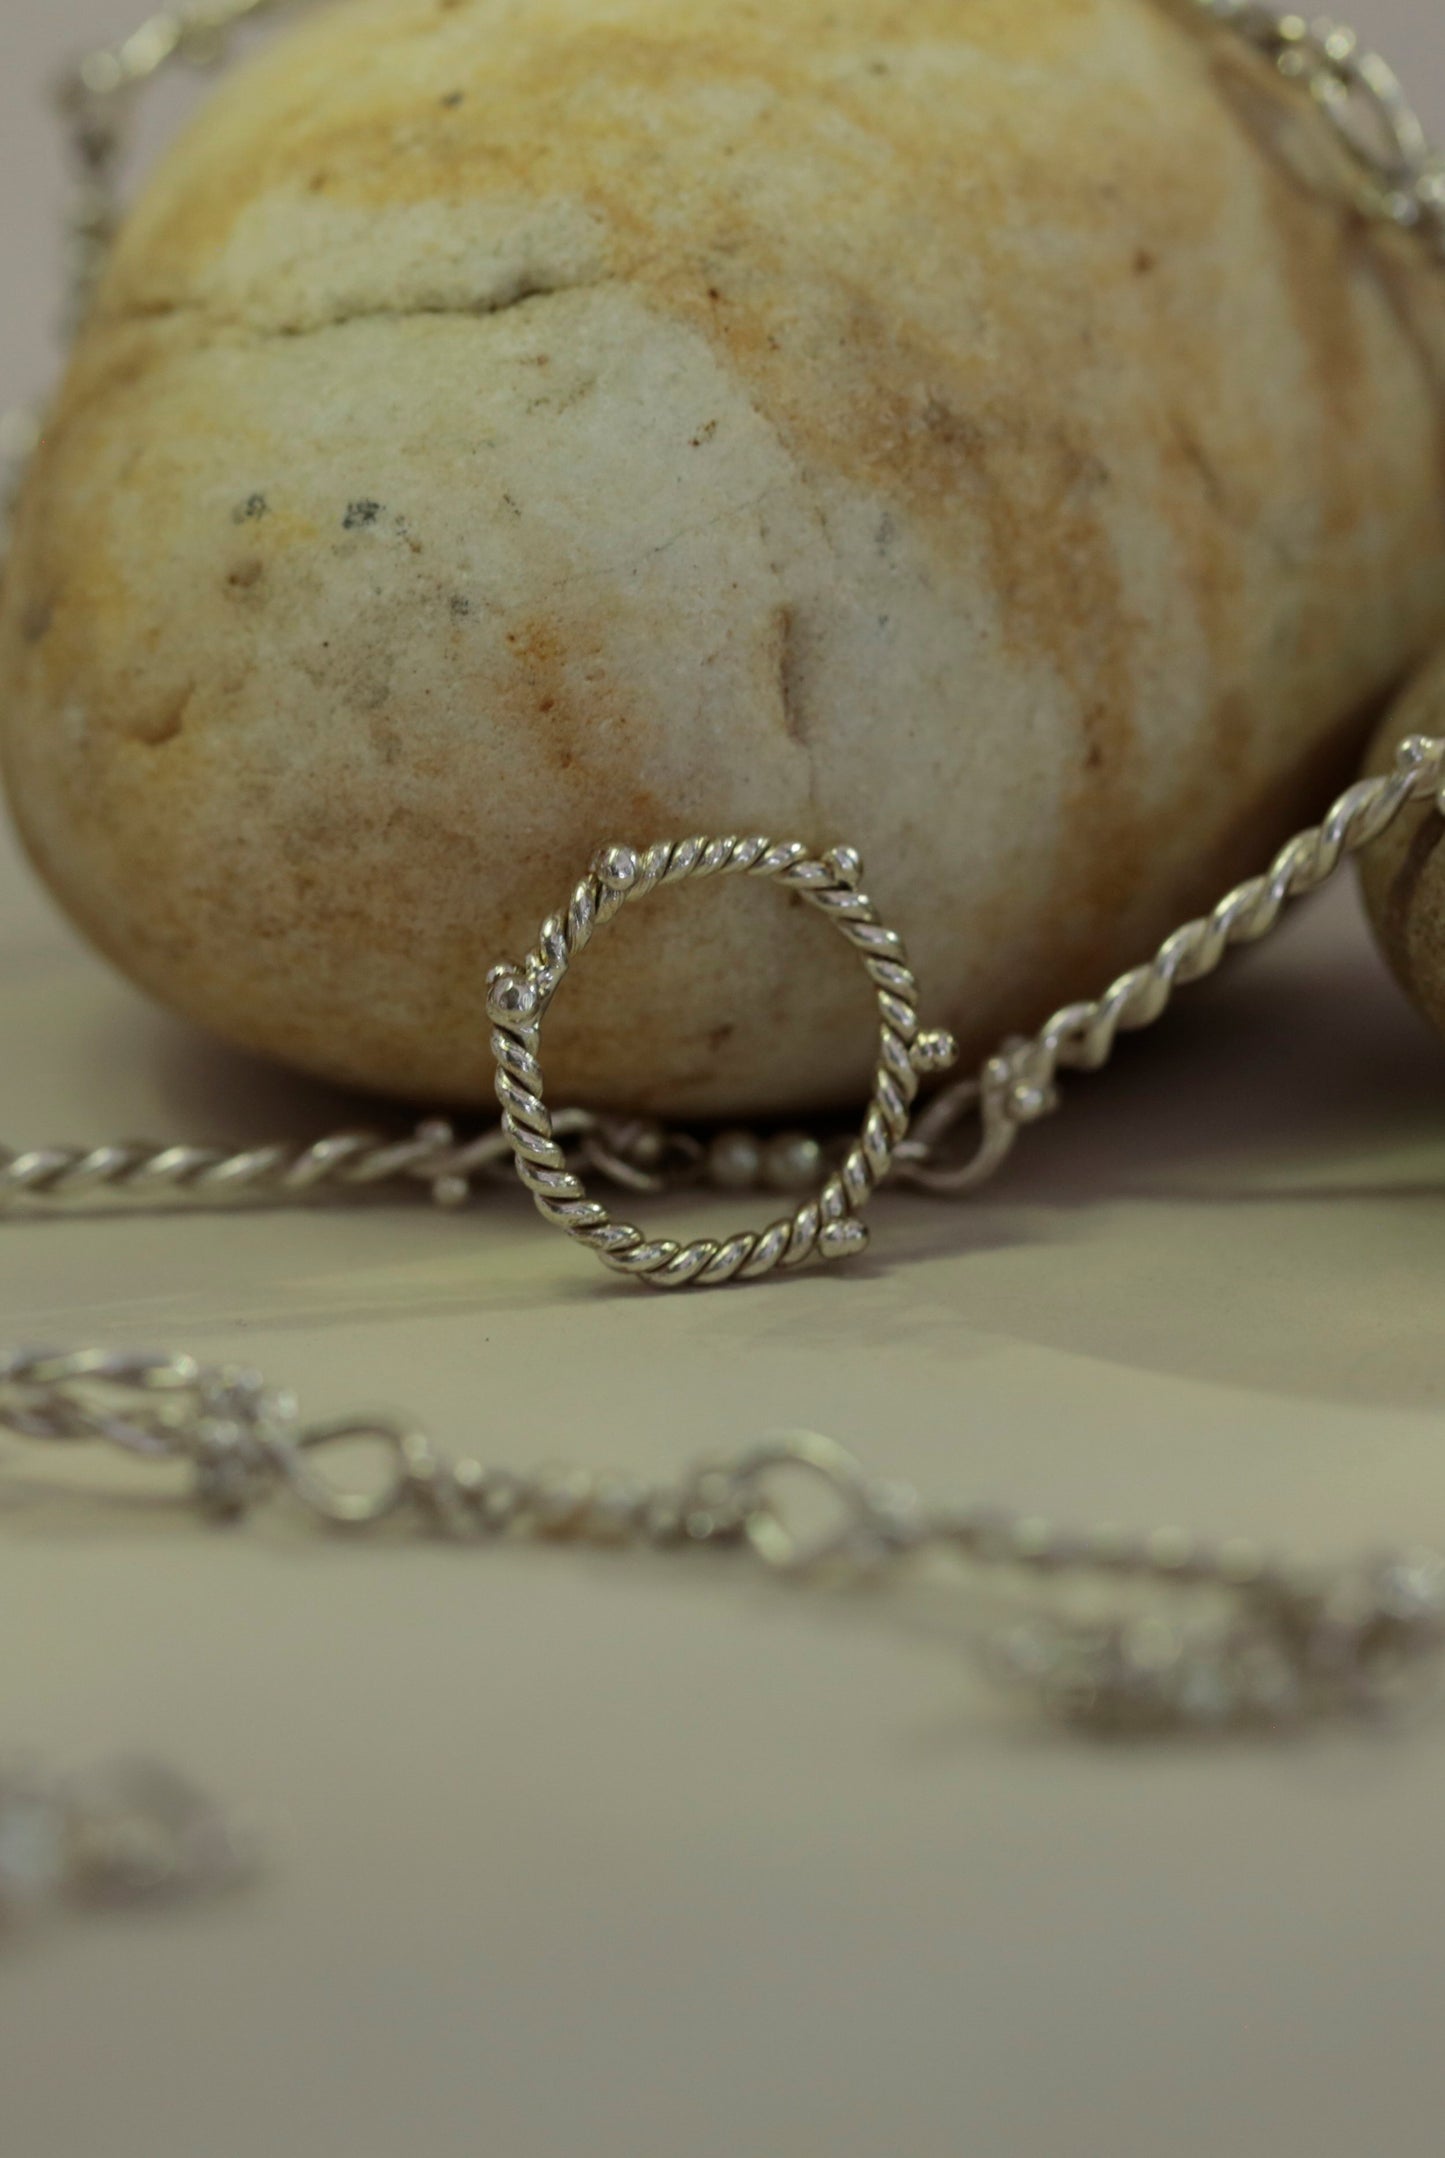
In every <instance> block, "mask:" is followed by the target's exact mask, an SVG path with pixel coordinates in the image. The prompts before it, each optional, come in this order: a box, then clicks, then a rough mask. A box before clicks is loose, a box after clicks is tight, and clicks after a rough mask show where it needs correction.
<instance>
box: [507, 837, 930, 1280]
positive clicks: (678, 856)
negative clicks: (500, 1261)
mask: <svg viewBox="0 0 1445 2158" xmlns="http://www.w3.org/2000/svg"><path fill="white" fill-rule="evenodd" d="M862 875H863V860H862V856H861V855H860V854H859V853H858V851H857V849H856V848H853V847H834V848H833V849H832V851H831V852H830V853H828V854H825V855H824V856H823V857H822V859H821V860H814V859H812V858H811V857H810V856H809V854H808V850H807V848H806V847H804V846H803V845H802V844H801V843H800V842H798V841H796V840H791V841H785V842H784V843H783V844H782V845H779V844H777V843H776V842H775V841H773V840H771V839H764V838H761V837H755V838H752V839H734V838H728V839H702V838H699V839H684V840H681V841H679V842H677V843H675V844H669V842H668V841H666V840H663V841H660V842H659V843H658V844H657V845H656V846H651V847H645V848H643V849H641V850H640V851H639V850H638V849H637V848H635V847H626V846H611V847H604V848H603V849H602V852H601V853H600V854H599V855H598V857H597V859H596V861H595V862H594V863H593V865H592V868H591V869H590V871H589V872H588V874H587V875H586V876H585V877H584V878H583V880H582V882H581V883H580V884H579V885H578V886H577V889H576V890H575V891H574V893H573V894H572V899H571V903H570V904H569V906H568V908H567V913H566V916H565V918H564V917H563V916H562V915H559V914H553V915H549V916H548V918H547V920H546V921H545V922H543V924H542V928H541V933H540V935H539V938H538V941H537V945H536V948H535V949H534V950H533V951H532V952H530V953H529V954H528V956H527V958H526V960H525V961H524V962H523V964H522V965H521V966H520V967H512V966H506V965H503V966H498V967H494V968H493V969H492V972H491V974H490V976H489V977H488V984H487V987H488V997H487V1015H488V1017H489V1018H490V1019H491V1021H492V1025H493V1028H494V1030H495V1031H494V1032H493V1035H492V1053H493V1055H494V1056H495V1058H496V1062H497V1099H498V1101H500V1103H501V1105H502V1112H503V1114H502V1131H503V1133H504V1135H505V1137H506V1139H507V1142H508V1144H509V1145H510V1147H511V1149H512V1152H513V1154H514V1155H515V1157H516V1162H517V1174H518V1175H519V1176H520V1178H521V1180H522V1182H523V1183H524V1184H525V1185H526V1187H527V1189H528V1191H530V1192H531V1194H532V1197H533V1199H534V1200H535V1201H536V1204H537V1210H538V1212H539V1213H540V1214H541V1215H542V1217H543V1219H544V1220H546V1221H550V1222H554V1223H555V1224H556V1226H557V1227H558V1228H559V1229H565V1230H566V1232H567V1234H568V1235H569V1236H570V1237H572V1238H574V1239H575V1241H576V1242H577V1243H579V1244H585V1245H586V1246H587V1247H588V1248H589V1249H590V1250H592V1251H595V1252H596V1254H597V1256H598V1257H599V1258H600V1259H601V1260H602V1261H603V1263H604V1265H607V1266H610V1267H611V1268H612V1269H613V1270H614V1271H615V1272H617V1273H620V1274H628V1275H631V1276H632V1278H633V1279H634V1280H637V1281H646V1282H650V1283H651V1284H652V1286H653V1287H654V1288H660V1289H677V1288H685V1287H687V1286H689V1285H694V1284H695V1285H696V1286H697V1287H699V1288H715V1287H718V1286H721V1285H722V1284H724V1283H726V1282H730V1281H757V1280H759V1279H760V1278H761V1277H762V1276H763V1275H765V1274H771V1273H772V1272H773V1271H774V1270H775V1269H776V1268H778V1267H793V1266H801V1265H802V1264H803V1262H804V1261H805V1260H807V1259H811V1258H814V1257H817V1258H820V1259H846V1258H849V1257H851V1256H852V1254H853V1253H854V1252H858V1251H861V1250H862V1249H863V1248H864V1246H865V1245H866V1244H867V1241H868V1230H867V1227H866V1225H865V1224H864V1223H863V1222H862V1221H861V1220H860V1219H859V1215H860V1214H861V1212H862V1210H863V1208H864V1207H865V1206H866V1205H867V1204H868V1201H869V1200H870V1199H871V1198H872V1196H873V1193H874V1190H875V1189H876V1187H877V1186H878V1185H879V1184H881V1183H882V1182H883V1180H884V1178H885V1177H887V1175H888V1174H889V1172H890V1170H891V1169H892V1167H893V1163H894V1158H895V1156H896V1154H897V1151H898V1149H899V1147H900V1146H901V1145H902V1144H903V1142H904V1141H905V1140H906V1139H907V1137H908V1125H909V1119H910V1116H911V1114H912V1109H913V1103H914V1101H915V1100H916V1098H917V1095H918V1083H919V1079H920V1077H921V1076H922V1075H923V1074H925V1073H928V1072H941V1071H947V1069H948V1067H949V1065H950V1064H952V1063H953V1062H954V1060H955V1058H956V1056H957V1053H958V1051H957V1045H956V1043H955V1042H954V1039H953V1036H952V1035H951V1034H948V1033H946V1032H944V1031H943V1030H942V1029H941V1028H926V1027H923V1026H920V1024H919V1019H918V1010H917V1000H918V984H917V982H916V981H915V980H914V978H913V975H912V973H911V971H910V969H909V965H908V953H907V951H906V949H905V947H904V943H903V939H902V938H901V937H900V936H899V934H898V932H897V930H896V929H887V928H885V927H884V926H883V924H882V923H881V922H880V921H879V919H878V910H877V908H876V907H875V906H874V904H873V902H872V900H871V899H870V898H869V897H868V894H867V893H866V892H865V891H864V890H863V889H862V886H861V880H862ZM735 876H747V877H763V878H767V879H769V880H770V881H771V882H773V883H775V884H781V885H783V886H785V888H786V889H787V890H788V891H790V892H796V893H798V894H799V895H800V896H801V897H802V898H803V899H805V900H806V901H807V902H808V904H809V906H812V907H816V908H817V909H818V910H819V912H820V913H822V914H824V915H826V916H827V918H828V920H829V921H831V922H832V924H833V926H834V927H835V928H836V929H837V930H839V931H840V933H841V934H842V935H843V936H844V937H846V938H847V940H848V942H849V943H850V944H851V945H852V946H853V947H854V949H855V951H857V953H858V955H859V957H860V958H861V959H862V961H863V968H864V972H865V973H866V974H867V976H868V979H869V981H870V982H871V983H872V985H873V988H874V990H875V991H876V993H877V1000H878V1016H879V1030H878V1066H877V1072H876V1074H875V1077H874V1081H873V1097H872V1100H871V1101H870V1102H869V1104H868V1109H867V1113H866V1115H865V1117H864V1119H863V1129H862V1132H861V1134H860V1136H859V1137H858V1139H857V1140H855V1142H854V1143H853V1145H852V1146H850V1147H849V1149H848V1151H847V1153H846V1154H845V1156H844V1157H843V1161H842V1163H841V1164H840V1166H839V1168H838V1169H837V1170H836V1171H835V1172H834V1173H833V1175H831V1176H830V1177H829V1178H828V1180H827V1182H826V1183H825V1184H824V1186H823V1188H822V1190H821V1191H820V1192H819V1193H818V1196H817V1198H816V1199H808V1200H805V1201H804V1203H803V1204H802V1205H801V1206H799V1207H798V1208H797V1210H796V1212H795V1213H794V1214H793V1215H792V1216H791V1217H790V1218H788V1219H784V1220H782V1221H775V1222H773V1223H772V1224H771V1225H770V1226H769V1227H768V1228H766V1229H764V1230H762V1231H761V1232H755V1231H752V1230H744V1231H742V1232H741V1233H740V1234H739V1235H737V1236H731V1237H729V1238H728V1239H727V1240H726V1242H725V1243H721V1244H719V1243H716V1242H714V1241H713V1239H712V1238H710V1237H702V1238H699V1239H698V1241H697V1242H695V1243H692V1244H686V1245H683V1244H678V1243H676V1242H675V1241H674V1240H673V1239H672V1238H670V1237H667V1238H662V1239H660V1240H656V1241H649V1239H648V1238H647V1237H646V1236H645V1235H644V1234H643V1232H642V1230H641V1229H634V1228H633V1227H632V1226H631V1224H630V1223H628V1222H616V1221H614V1220H613V1219H612V1217H611V1215H610V1214H609V1213H608V1212H607V1209H606V1208H605V1207H604V1206H601V1205H599V1204H598V1202H597V1201H596V1200H595V1199H589V1198H588V1196H587V1192H586V1189H585V1187H584V1185H583V1183H582V1179H581V1178H580V1177H579V1176H577V1175H576V1174H575V1172H574V1171H573V1170H572V1169H571V1168H570V1167H569V1166H568V1163H567V1158H566V1156H565V1154H564V1153H563V1151H562V1149H561V1147H560V1146H559V1145H558V1144H557V1141H556V1138H555V1136H554V1133H553V1127H552V1118H551V1115H550V1113H549V1111H548V1108H547V1104H546V1101H545V1099H544V1097H543V1090H542V1067H541V1064H540V1063H539V1062H538V1051H539V1048H540V1044H541V1030H542V1021H543V1019H544V1018H545V1016H546V1012H547V1007H548V1005H549V1004H550V1003H551V1001H552V998H553V997H554V996H555V995H556V993H557V990H558V988H559V987H560V986H561V983H562V981H563V978H564V977H565V975H566V973H567V970H568V968H569V967H570V966H571V964H572V962H573V960H574V959H575V958H576V957H577V955H578V953H579V952H582V951H585V950H586V948H587V946H588V945H589V944H590V943H591V941H592V937H593V935H594V933H595V932H596V931H597V930H598V929H601V928H602V927H603V926H604V925H605V924H606V923H608V922H610V921H611V920H612V919H613V917H614V916H615V915H616V914H618V913H619V912H620V911H621V909H622V908H623V907H624V906H626V905H627V904H628V902H629V901H632V900H639V899H646V898H647V897H648V896H649V895H650V894H651V893H653V892H655V891H656V890H657V888H658V886H659V885H663V884H681V883H684V882H685V881H687V880H688V879H690V878H699V877H735ZM733 1166H734V1169H735V1168H736V1154H734V1156H733Z"/></svg>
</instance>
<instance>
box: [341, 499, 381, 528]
mask: <svg viewBox="0 0 1445 2158" xmlns="http://www.w3.org/2000/svg"><path fill="white" fill-rule="evenodd" d="M381 511H382V505H381V503H380V502H348V503H347V505H346V515H345V516H344V517H343V518H342V520H341V528H342V530H343V531H344V532H365V531H367V530H368V529H369V528H370V527H371V526H372V525H374V524H375V523H376V521H377V519H378V518H379V517H380V515H381Z"/></svg>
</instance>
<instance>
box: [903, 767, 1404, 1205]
mask: <svg viewBox="0 0 1445 2158" xmlns="http://www.w3.org/2000/svg"><path fill="white" fill-rule="evenodd" d="M1428 801H1433V802H1434V803H1435V806H1436V809H1437V811H1438V812H1439V814H1441V815H1442V816H1445V740H1441V739H1437V738H1435V737H1433V736H1430V735H1423V734H1421V735H1412V736H1411V737H1410V738H1409V740H1408V741H1405V742H1402V743H1401V744H1400V747H1399V749H1398V750H1397V751H1396V754H1395V763H1394V767H1393V769H1392V770H1391V771H1389V772H1387V773H1384V774H1383V775H1382V776H1381V777H1379V778H1377V779H1361V780H1357V781H1356V783H1355V785H1354V786H1353V787H1349V788H1347V789H1346V791H1345V792H1344V793H1343V794H1342V795H1341V796H1340V797H1339V799H1338V800H1337V801H1336V802H1335V803H1334V805H1333V807H1332V808H1331V809H1330V810H1329V812H1328V814H1327V815H1326V816H1325V818H1324V820H1323V822H1322V823H1320V824H1316V825H1311V826H1310V827H1309V829H1308V830H1306V831H1303V832H1297V833H1296V834H1295V836H1294V838H1293V839H1291V840H1289V841H1287V842H1286V844H1285V845H1284V846H1283V847H1281V848H1280V850H1279V852H1278V854H1277V855H1276V856H1275V858H1274V860H1273V862H1272V863H1271V864H1270V866H1269V868H1268V869H1267V870H1266V871H1265V872H1264V874H1263V875H1262V876H1258V877H1250V878H1247V879H1246V881H1245V882H1244V883H1243V884H1239V885H1236V886H1235V888H1234V890H1233V891H1232V892H1227V893H1226V894H1225V896H1224V898H1223V899H1221V900H1220V901H1219V903H1218V905H1217V906H1215V907H1214V908H1213V909H1212V911H1211V912H1210V913H1209V914H1206V915H1203V916H1201V917H1200V918H1199V919H1198V920H1197V921H1192V922H1185V923H1184V925H1183V927H1182V928H1179V929H1176V930H1175V931H1174V933H1173V935H1172V936H1169V937H1166V938H1165V940H1164V942H1163V943H1162V944H1161V945H1160V947H1159V949H1158V951H1157V952H1156V953H1155V955H1154V957H1153V958H1152V959H1151V960H1149V961H1147V962H1146V963H1145V964H1144V965H1143V966H1138V967H1131V968H1130V970H1129V972H1128V973H1127V974H1121V975H1120V976H1119V978H1118V980H1117V981H1115V982H1113V983H1112V984H1111V985H1110V987H1109V988H1107V989H1106V990H1105V991H1104V994H1103V995H1102V996H1101V997H1095V998H1093V999H1091V1000H1089V1001H1087V1002H1084V1003H1080V1004H1066V1005H1065V1006H1064V1007H1063V1009H1062V1010H1061V1011H1057V1012H1055V1013H1054V1015H1053V1017H1052V1018H1051V1019H1049V1020H1048V1021H1046V1023H1045V1024H1044V1025H1043V1026H1042V1027H1041V1028H1040V1029H1039V1031H1038V1033H1037V1034H1034V1035H1030V1036H1028V1037H1027V1038H1026V1039H1021V1040H1015V1041H1011V1042H1006V1043H1005V1044H1004V1046H1003V1048H1002V1049H1001V1050H1000V1051H999V1052H998V1053H997V1054H996V1055H995V1056H992V1057H990V1058H989V1060H988V1062H987V1063H986V1064H985V1065H984V1067H983V1070H982V1072H981V1073H980V1074H979V1076H978V1077H977V1078H975V1079H970V1080H966V1081H965V1082H964V1083H963V1084H962V1085H961V1086H956V1087H950V1088H948V1089H947V1090H946V1091H945V1092H944V1093H942V1094H940V1095H939V1096H938V1097H937V1099H936V1100H935V1101H934V1102H933V1103H931V1104H930V1106H929V1109H928V1110H927V1112H926V1113H925V1115H924V1116H923V1117H922V1118H920V1120H919V1125H918V1131H917V1134H916V1136H915V1137H914V1138H912V1139H911V1140H909V1141H908V1143H907V1147H906V1150H905V1152H904V1154H903V1155H902V1157H901V1159H900V1161H899V1164H898V1166H899V1169H900V1172H901V1173H902V1174H903V1175H904V1176H905V1177H906V1178H907V1180H908V1182H910V1183H912V1184H917V1185H921V1186H922V1187H923V1188H924V1189H925V1190H928V1191H935V1192H950V1193H955V1194H957V1193H960V1192H966V1191H972V1190H973V1189H974V1188H975V1187H976V1186H977V1185H979V1184H982V1183H983V1182H985V1180H986V1179H987V1178H988V1177H990V1176H992V1175H993V1173H994V1171H995V1170H996V1169H997V1168H998V1167H999V1165H1000V1163H1001V1162H1002V1161H1003V1160H1004V1159H1005V1158H1006V1156H1007V1155H1008V1153H1009V1152H1010V1150H1011V1149H1012V1147H1013V1144H1014V1141H1015V1140H1016V1139H1017V1137H1018V1135H1019V1132H1020V1131H1021V1130H1022V1128H1023V1127H1024V1126H1025V1125H1026V1124H1035V1123H1037V1122H1038V1121H1039V1119H1040V1118H1041V1117H1045V1116H1048V1115H1049V1114H1051V1112H1052V1111H1053V1110H1055V1109H1057V1107H1058V1106H1059V1093H1058V1086H1057V1080H1058V1075H1059V1073H1060V1072H1061V1071H1065V1070H1072V1071H1099V1070H1100V1069H1101V1068H1102V1067H1103V1066H1104V1065H1105V1064H1107V1063H1108V1061H1109V1059H1110V1057H1111V1056H1112V1055H1113V1053H1114V1050H1115V1047H1116V1046H1117V1043H1118V1038H1119V1036H1120V1035H1121V1034H1125V1033H1135V1032H1137V1031H1138V1030H1139V1029H1140V1028H1142V1027H1151V1026H1153V1024H1154V1022H1155V1021H1156V1020H1157V1019H1160V1018H1162V1017H1163V1015H1164V1013H1165V1012H1166V1011H1167V1010H1168V1008H1169V1005H1170V1004H1171V1002H1172V1001H1173V998H1174V992H1175V991H1176V990H1177V989H1184V988H1187V987H1188V986H1189V984H1190V983H1191V982H1199V981H1203V980H1204V978H1205V977H1206V975H1210V974H1213V973H1214V971H1215V970H1216V968H1217V967H1218V966H1219V965H1220V964H1221V962H1222V961H1223V960H1224V959H1225V957H1226V956H1227V954H1228V953H1229V952H1230V950H1231V949H1232V948H1233V947H1234V946H1235V945H1238V944H1256V943H1258V942H1259V940H1260V938H1262V937H1266V936H1268V935H1269V933H1270V931H1271V930H1272V929H1274V928H1275V926H1276V925H1277V923H1278V922H1279V919H1280V916H1281V915H1282V914H1283V913H1284V911H1285V909H1286V907H1288V906H1289V905H1290V904H1291V903H1292V902H1293V901H1295V900H1297V899H1304V898H1306V897H1307V896H1308V895H1309V894H1310V893H1311V892H1316V891H1318V890H1319V888H1320V886H1321V885H1322V884H1325V883H1327V882H1328V881H1329V879H1330V878H1331V877H1332V876H1333V875H1334V874H1335V871H1336V870H1337V869H1338V868H1339V867H1340V864H1341V863H1342V862H1343V861H1345V860H1346V859H1347V858H1348V857H1349V856H1350V855H1352V854H1358V853H1359V852H1360V850H1361V849H1362V848H1364V847H1368V846H1370V845H1371V844H1372V843H1373V841H1375V840H1376V839H1378V838H1380V836H1381V835H1382V834H1383V833H1384V832H1386V831H1388V830H1389V828H1390V826H1391V825H1392V824H1393V823H1394V822H1395V820H1396V819H1397V818H1398V817H1399V816H1401V815H1402V814H1403V812H1404V811H1405V810H1406V809H1408V808H1409V807H1410V806H1411V804H1412V803H1417V802H1428ZM971 1108H977V1109H978V1111H979V1113H980V1116H981V1119H982V1124H983V1136H982V1139H981V1141H980V1143H979V1146H978V1149H977V1151H976V1152H975V1153H974V1154H972V1155H971V1156H970V1157H969V1158H968V1160H966V1161H965V1162H963V1163H961V1164H951V1165H950V1164H948V1163H945V1162H943V1161H942V1160H941V1159H939V1157H938V1153H937V1149H938V1146H939V1143H940V1141H941V1140H942V1139H943V1138H944V1136H945V1135H946V1133H947V1132H948V1131H949V1129H950V1128H951V1127H952V1126H953V1125H954V1124H955V1123H956V1122H957V1121H958V1119H959V1118H960V1117H961V1116H963V1115H964V1114H965V1113H966V1111H967V1110H969V1109H971Z"/></svg>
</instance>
